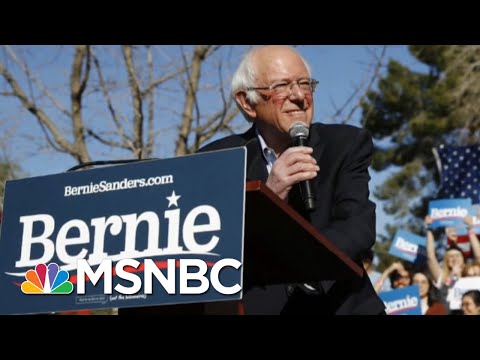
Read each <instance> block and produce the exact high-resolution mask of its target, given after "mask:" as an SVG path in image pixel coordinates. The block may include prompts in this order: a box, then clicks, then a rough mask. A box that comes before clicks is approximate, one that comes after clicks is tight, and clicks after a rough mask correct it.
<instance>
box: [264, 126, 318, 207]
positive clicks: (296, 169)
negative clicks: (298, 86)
mask: <svg viewBox="0 0 480 360" xmlns="http://www.w3.org/2000/svg"><path fill="white" fill-rule="evenodd" d="M308 131H309V129H308V127H307V126H306V125H305V124H304V123H300V122H297V123H294V124H293V125H292V127H291V128H290V137H291V138H292V140H293V144H292V145H293V146H291V147H289V148H288V149H287V150H285V151H284V152H283V153H282V155H281V156H280V157H279V158H278V159H277V160H276V161H275V163H274V164H273V167H272V170H271V173H270V175H269V177H268V179H267V183H266V185H267V186H268V187H269V188H270V189H271V190H272V191H273V192H274V193H275V194H277V195H278V196H279V197H280V198H281V199H283V200H285V199H286V198H287V196H288V193H289V192H290V190H291V189H292V187H293V185H295V184H297V183H300V191H301V194H302V201H303V202H304V204H305V209H307V210H308V211H311V210H314V208H315V196H314V192H313V187H312V184H311V183H310V180H312V179H314V178H315V177H316V176H317V172H318V171H319V170H320V168H319V167H318V166H317V163H316V161H315V159H314V158H313V157H312V155H311V154H312V152H313V149H312V148H310V147H308V145H307V140H308Z"/></svg>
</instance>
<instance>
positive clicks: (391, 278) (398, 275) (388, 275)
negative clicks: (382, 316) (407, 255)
mask: <svg viewBox="0 0 480 360" xmlns="http://www.w3.org/2000/svg"><path fill="white" fill-rule="evenodd" d="M411 283H412V277H411V274H410V272H409V270H408V269H407V268H406V266H405V265H404V264H403V263H402V262H401V261H395V262H393V263H392V264H391V265H390V266H389V267H388V268H386V269H385V270H384V271H383V273H382V275H381V276H380V278H379V279H378V280H377V281H376V282H375V284H374V286H375V290H376V291H377V292H378V293H379V292H381V291H384V290H383V288H384V286H385V284H390V290H391V289H400V288H402V287H406V286H410V285H411ZM385 291H386V290H385Z"/></svg>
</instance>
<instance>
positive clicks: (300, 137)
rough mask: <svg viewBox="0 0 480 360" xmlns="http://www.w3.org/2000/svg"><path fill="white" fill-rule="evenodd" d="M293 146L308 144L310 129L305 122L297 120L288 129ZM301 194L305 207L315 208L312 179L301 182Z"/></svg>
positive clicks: (309, 209) (311, 209)
mask: <svg viewBox="0 0 480 360" xmlns="http://www.w3.org/2000/svg"><path fill="white" fill-rule="evenodd" d="M288 133H289V134H290V138H291V139H292V145H293V146H308V135H309V133H310V129H309V128H308V127H307V125H305V124H304V123H303V122H300V121H297V122H295V123H293V125H292V126H291V127H290V129H289V130H288ZM300 194H301V196H302V200H303V204H304V205H305V209H306V210H308V211H313V210H315V194H314V193H313V187H312V184H311V181H310V180H304V181H301V182H300Z"/></svg>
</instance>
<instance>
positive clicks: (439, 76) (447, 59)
mask: <svg viewBox="0 0 480 360" xmlns="http://www.w3.org/2000/svg"><path fill="white" fill-rule="evenodd" d="M409 50H410V52H411V53H412V55H413V56H415V57H416V58H417V59H418V60H419V61H420V62H422V63H423V64H425V65H426V66H427V69H428V71H426V72H425V73H420V72H415V71H412V70H410V69H409V68H407V67H406V66H404V65H402V64H400V63H399V62H397V61H394V60H391V61H390V62H389V64H388V67H387V71H386V74H385V76H383V77H382V78H381V79H380V80H379V82H378V89H377V90H376V91H371V92H370V93H369V94H367V97H366V100H365V101H364V102H363V103H362V124H363V126H364V127H366V128H367V129H368V130H369V131H370V132H371V134H372V136H373V137H374V139H375V140H376V141H375V143H376V148H375V153H374V158H373V161H372V167H373V169H374V170H376V171H384V170H387V169H390V170H392V173H391V175H390V176H389V177H388V178H387V179H386V180H385V182H384V183H383V184H382V185H380V186H379V187H378V188H377V189H375V191H374V193H375V195H376V196H377V197H378V198H379V199H381V200H384V204H385V205H384V210H385V212H386V213H387V214H390V215H393V216H394V218H395V220H396V226H402V227H403V228H405V226H408V227H409V228H411V229H412V230H413V229H419V228H420V224H421V223H422V222H423V218H424V216H425V214H426V205H427V203H428V201H429V199H431V198H432V197H433V196H434V195H435V194H436V192H437V190H438V185H439V183H438V181H439V178H438V173H437V168H436V163H435V160H434V156H433V153H432V148H433V147H436V146H439V145H440V144H452V145H464V144H467V143H470V144H471V143H476V142H478V135H479V128H480V105H477V103H479V101H478V98H479V97H478V96H480V47H479V46H467V45H462V46H456V45H433V46H432V45H414V46H410V47H409ZM477 62H478V64H477ZM472 76H473V78H474V79H475V80H476V81H471V78H472ZM472 94H475V95H476V96H472Z"/></svg>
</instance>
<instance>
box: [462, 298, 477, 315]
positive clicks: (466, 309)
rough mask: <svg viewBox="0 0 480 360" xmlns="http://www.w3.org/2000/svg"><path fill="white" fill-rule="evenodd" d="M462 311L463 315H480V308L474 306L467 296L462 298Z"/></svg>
mask: <svg viewBox="0 0 480 360" xmlns="http://www.w3.org/2000/svg"><path fill="white" fill-rule="evenodd" d="M462 310H463V314H464V315H480V306H477V305H475V302H474V301H473V299H472V297H471V296H468V295H464V296H463V299H462Z"/></svg>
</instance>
